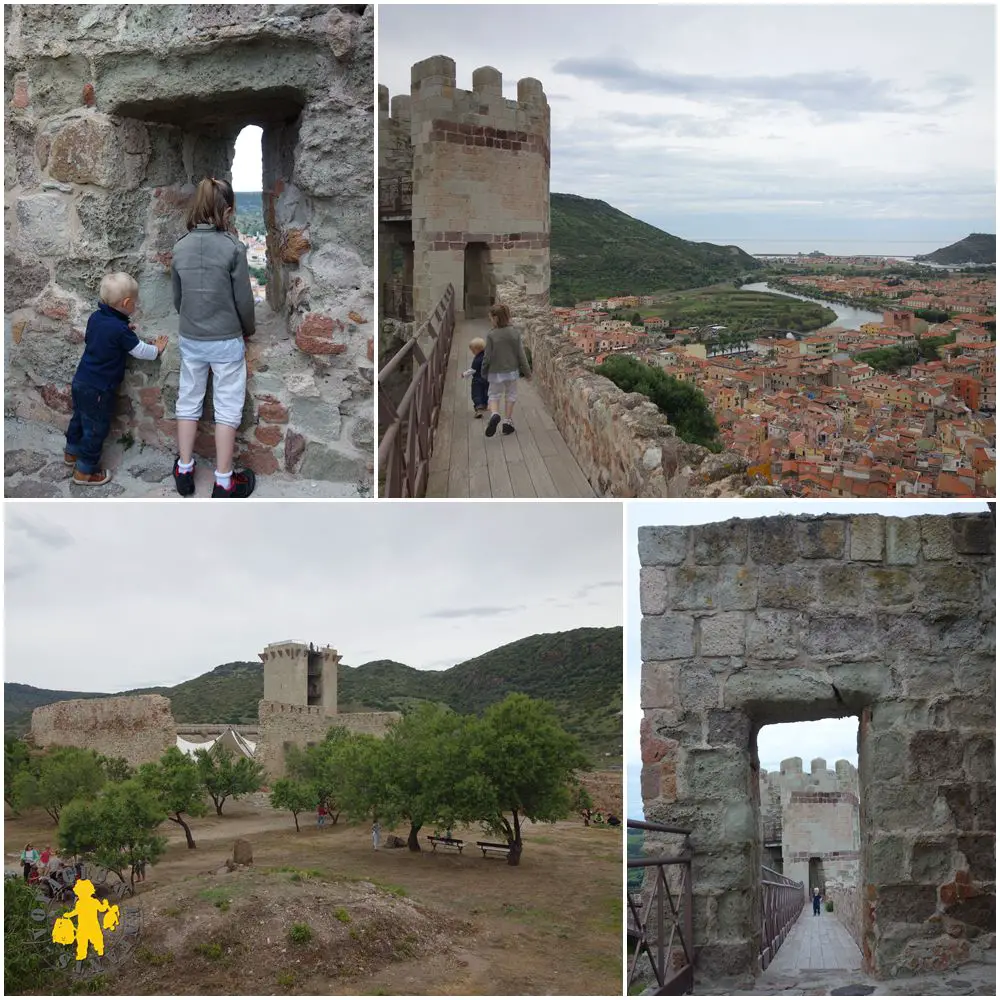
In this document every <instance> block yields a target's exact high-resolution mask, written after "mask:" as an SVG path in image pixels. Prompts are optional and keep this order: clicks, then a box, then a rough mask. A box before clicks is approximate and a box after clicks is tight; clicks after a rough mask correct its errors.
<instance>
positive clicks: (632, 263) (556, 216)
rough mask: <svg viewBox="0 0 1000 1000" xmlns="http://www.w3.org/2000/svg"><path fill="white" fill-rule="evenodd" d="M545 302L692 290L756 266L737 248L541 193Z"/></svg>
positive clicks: (572, 197)
mask: <svg viewBox="0 0 1000 1000" xmlns="http://www.w3.org/2000/svg"><path fill="white" fill-rule="evenodd" d="M549 206H550V213H551V260H552V293H551V297H552V302H553V304H554V305H573V304H575V302H577V301H580V300H583V299H588V298H589V299H594V298H606V297H608V296H611V295H623V294H632V295H646V294H649V293H650V292H655V291H677V290H680V289H684V288H698V287H704V286H706V285H712V284H715V283H717V282H719V281H731V280H732V279H734V278H737V277H740V276H742V275H745V274H746V273H747V272H749V271H756V270H759V269H760V268H761V267H762V266H763V265H761V263H760V262H759V261H758V260H756V258H754V257H752V256H750V254H748V253H746V252H745V251H743V250H741V249H740V248H739V247H737V246H718V245H716V244H714V243H694V242H691V241H690V240H683V239H681V238H680V237H679V236H672V235H671V234H670V233H668V232H665V231H664V230H662V229H658V228H657V227H656V226H652V225H650V224H649V223H648V222H642V221H641V220H639V219H635V218H633V217H632V216H630V215H627V214H626V213H625V212H622V211H621V210H620V209H617V208H615V207H614V206H612V205H609V204H608V203H607V202H605V201H600V200H599V199H596V198H584V197H582V196H580V195H576V194H558V193H553V194H551V195H549Z"/></svg>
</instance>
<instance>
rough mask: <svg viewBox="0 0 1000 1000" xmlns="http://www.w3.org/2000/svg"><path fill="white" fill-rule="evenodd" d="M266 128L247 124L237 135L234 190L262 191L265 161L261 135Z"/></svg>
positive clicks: (234, 158)
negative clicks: (263, 159)
mask: <svg viewBox="0 0 1000 1000" xmlns="http://www.w3.org/2000/svg"><path fill="white" fill-rule="evenodd" d="M263 134H264V130H263V129H262V128H261V127H260V126H259V125H247V127H246V128H245V129H243V131H242V132H240V134H239V135H238V136H237V137H236V149H235V151H234V154H233V190H234V191H260V190H261V185H262V181H261V178H262V176H263V163H262V160H261V152H260V137H261V136H262V135H263Z"/></svg>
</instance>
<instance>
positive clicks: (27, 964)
mask: <svg viewBox="0 0 1000 1000" xmlns="http://www.w3.org/2000/svg"><path fill="white" fill-rule="evenodd" d="M37 907H38V900H37V899H36V898H35V893H34V890H33V889H32V888H31V886H29V885H28V883H27V882H25V881H24V879H20V878H16V879H12V878H5V879H4V880H3V991H4V994H5V995H7V996H14V995H18V994H20V995H23V994H26V993H29V992H31V993H41V994H47V993H49V992H50V989H51V988H52V986H53V983H54V981H55V980H56V979H57V978H59V976H58V974H57V973H56V972H55V971H54V968H53V967H54V965H55V961H56V959H57V956H58V952H59V949H60V946H59V945H55V944H53V943H52V941H51V940H50V939H49V936H48V935H47V934H43V935H42V936H41V937H37V938H36V936H35V934H36V932H37V931H38V928H39V924H38V922H37V921H36V920H34V919H33V918H32V916H31V914H32V912H33V911H34V910H35V909H37ZM46 952H48V954H46ZM53 992H54V991H53Z"/></svg>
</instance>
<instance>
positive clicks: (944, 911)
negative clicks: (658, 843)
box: [639, 514, 996, 977]
mask: <svg viewBox="0 0 1000 1000" xmlns="http://www.w3.org/2000/svg"><path fill="white" fill-rule="evenodd" d="M993 552H994V521H993V518H992V517H991V516H990V515H987V514H984V515H957V516H951V517H928V516H924V517H912V518H883V517H880V516H877V515H859V516H853V517H846V516H832V515H828V516H823V517H818V518H813V517H797V518H793V517H779V518H762V519H759V520H733V521H727V522H724V523H716V524H707V525H700V526H696V527H672V526H663V527H654V528H641V529H640V533H639V556H640V561H641V564H642V570H641V581H640V600H641V606H642V613H643V621H642V656H643V683H642V705H643V708H644V710H645V714H644V719H643V722H642V751H643V764H644V767H643V774H642V794H643V803H644V809H645V816H646V819H647V820H651V821H654V822H659V823H665V824H669V825H674V826H681V827H685V828H690V829H691V830H692V831H693V832H692V835H691V838H690V839H691V844H692V847H693V851H694V863H693V869H694V874H693V882H694V893H695V908H694V931H695V949H696V967H697V969H698V970H699V971H700V972H701V974H702V975H705V976H708V977H713V976H723V975H731V974H741V973H747V972H754V971H755V970H756V969H757V959H758V954H759V950H760V941H759V929H758V928H759V922H758V913H759V907H760V889H759V881H758V880H759V866H760V864H761V860H762V845H761V839H762V838H761V835H760V833H759V830H760V801H759V784H758V774H759V772H758V766H757V760H756V752H755V746H756V733H757V730H758V729H759V728H760V727H761V726H763V725H765V724H767V723H773V722H791V721H809V720H815V719H821V718H825V717H829V716H844V715H855V714H856V715H858V716H859V718H860V725H859V737H858V742H859V779H860V786H861V803H860V835H861V859H860V868H861V875H860V879H861V881H860V889H861V892H860V893H859V896H858V900H857V903H856V905H857V907H858V909H859V913H858V915H857V916H858V922H859V925H860V928H861V938H862V952H863V956H864V962H865V967H866V970H867V971H868V972H870V973H872V974H874V975H876V976H879V977H891V976H895V975H898V974H903V973H905V972H908V971H923V970H928V969H940V968H946V967H950V966H954V965H957V964H960V963H961V962H962V961H964V960H965V959H966V958H968V957H971V956H973V955H975V954H976V952H977V949H978V948H979V947H980V946H981V945H982V943H983V942H985V941H987V940H988V937H989V935H988V932H989V931H992V929H993V927H994V924H995V899H996V898H995V863H994V857H995V831H994V829H993V827H994V813H995V792H996V781H995V775H994V726H995V678H994V669H995V668H994V657H995V639H994V636H995V608H994V602H993V595H994V583H993Z"/></svg>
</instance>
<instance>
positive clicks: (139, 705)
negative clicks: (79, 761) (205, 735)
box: [30, 694, 177, 767]
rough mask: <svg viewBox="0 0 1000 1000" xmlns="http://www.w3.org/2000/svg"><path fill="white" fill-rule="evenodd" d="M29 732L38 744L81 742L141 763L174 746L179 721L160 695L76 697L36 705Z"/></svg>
mask: <svg viewBox="0 0 1000 1000" xmlns="http://www.w3.org/2000/svg"><path fill="white" fill-rule="evenodd" d="M30 738H31V739H32V741H33V742H34V743H35V744H36V745H37V746H39V747H53V746H71V747H81V748H83V749H84V750H95V751H96V752H97V753H100V754H104V755H105V756H108V757H124V758H125V759H126V760H127V761H128V762H129V764H130V765H132V766H133V767H137V766H138V765H139V764H145V763H147V762H149V761H155V760H159V759H160V757H161V756H163V753H164V751H166V750H168V749H169V748H170V747H172V746H176V745H177V727H176V725H175V723H174V717H173V715H171V713H170V700H169V699H168V698H164V697H163V696H162V695H158V694H141V695H134V696H132V697H128V698H77V699H73V700H71V701H59V702H56V703H55V704H53V705H43V706H42V707H41V708H36V709H35V710H34V711H33V712H32V713H31V737H30Z"/></svg>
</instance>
